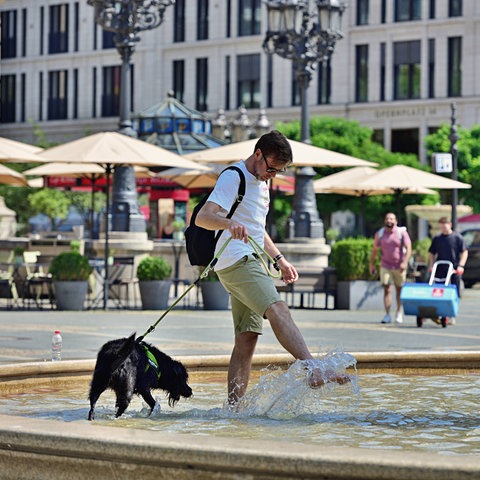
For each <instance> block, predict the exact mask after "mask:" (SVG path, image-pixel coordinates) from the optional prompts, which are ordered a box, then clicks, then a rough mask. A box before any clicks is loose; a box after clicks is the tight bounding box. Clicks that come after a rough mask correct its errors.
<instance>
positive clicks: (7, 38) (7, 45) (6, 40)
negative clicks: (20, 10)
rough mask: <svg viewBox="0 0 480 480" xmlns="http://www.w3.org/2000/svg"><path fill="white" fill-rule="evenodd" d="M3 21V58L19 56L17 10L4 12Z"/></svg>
mask: <svg viewBox="0 0 480 480" xmlns="http://www.w3.org/2000/svg"><path fill="white" fill-rule="evenodd" d="M1 22H2V28H1V30H2V37H1V38H2V44H1V49H2V54H1V55H2V58H15V57H16V56H17V11H16V10H7V11H5V12H2V15H1ZM2 98H3V97H2Z"/></svg>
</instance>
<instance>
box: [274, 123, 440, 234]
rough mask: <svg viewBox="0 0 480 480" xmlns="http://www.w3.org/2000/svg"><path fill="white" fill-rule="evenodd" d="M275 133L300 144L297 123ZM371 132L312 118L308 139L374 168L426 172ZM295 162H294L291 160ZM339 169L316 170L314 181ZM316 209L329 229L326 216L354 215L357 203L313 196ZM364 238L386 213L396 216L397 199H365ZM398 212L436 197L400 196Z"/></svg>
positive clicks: (413, 158)
mask: <svg viewBox="0 0 480 480" xmlns="http://www.w3.org/2000/svg"><path fill="white" fill-rule="evenodd" d="M277 128H278V130H280V131H281V132H282V133H284V134H285V135H286V136H287V137H288V138H290V139H292V140H297V141H299V140H300V135H301V130H300V122H299V121H293V122H289V123H280V124H278V125H277ZM372 135H373V130H372V129H371V128H369V127H366V126H362V125H360V124H359V123H358V122H357V121H352V120H345V119H343V118H333V117H313V118H311V119H310V139H311V143H312V145H315V146H317V147H322V148H325V149H327V150H332V151H335V152H339V153H343V154H345V155H351V156H353V157H356V158H360V159H363V160H368V161H372V162H375V163H377V164H378V168H386V167H390V166H392V165H396V164H404V165H408V166H411V167H415V168H420V169H424V170H429V168H428V167H424V166H420V165H419V163H418V158H417V157H416V155H413V154H404V153H393V152H389V151H388V150H386V149H385V148H384V147H383V146H382V145H380V144H379V143H376V142H374V141H373V139H372ZM294 162H295V159H294ZM342 170H343V169H341V168H324V167H322V168H316V169H315V171H316V173H317V176H316V178H321V177H324V176H327V175H331V174H333V173H336V172H339V171H342ZM316 198H317V208H318V210H319V212H320V216H321V217H322V219H323V221H324V223H325V226H326V228H327V227H328V226H329V217H330V214H331V213H333V212H336V211H339V210H350V211H352V212H354V213H355V214H359V213H360V211H361V199H359V198H358V197H349V196H346V195H336V194H317V195H316ZM365 201H366V219H365V223H366V225H367V232H366V234H367V235H371V234H372V233H373V232H374V231H375V230H376V229H377V228H378V225H379V223H381V219H382V218H383V216H384V215H385V213H386V212H388V211H394V212H396V211H397V209H398V205H397V198H396V197H395V196H394V195H376V196H370V197H367V198H366V199H365ZM399 201H400V210H401V211H403V210H404V208H405V206H406V205H411V204H434V203H436V202H437V201H438V196H436V195H401V196H400V198H399Z"/></svg>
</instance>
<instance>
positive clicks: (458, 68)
mask: <svg viewBox="0 0 480 480" xmlns="http://www.w3.org/2000/svg"><path fill="white" fill-rule="evenodd" d="M447 76H448V96H449V97H459V96H461V95H462V37H450V38H449V39H448V72H447Z"/></svg>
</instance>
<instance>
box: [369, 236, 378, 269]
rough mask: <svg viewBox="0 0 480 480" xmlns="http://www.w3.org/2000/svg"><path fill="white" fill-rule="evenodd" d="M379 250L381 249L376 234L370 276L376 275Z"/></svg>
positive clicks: (371, 256) (371, 255)
mask: <svg viewBox="0 0 480 480" xmlns="http://www.w3.org/2000/svg"><path fill="white" fill-rule="evenodd" d="M378 249H379V246H378V245H377V234H375V237H374V239H373V248H372V253H371V254H370V264H369V266H368V267H369V271H370V275H374V274H375V260H376V258H377V253H378Z"/></svg>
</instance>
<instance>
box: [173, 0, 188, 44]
mask: <svg viewBox="0 0 480 480" xmlns="http://www.w3.org/2000/svg"><path fill="white" fill-rule="evenodd" d="M173 25H174V28H173V41H174V42H175V43H178V42H184V41H185V0H176V2H175V5H174V6H173Z"/></svg>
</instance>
